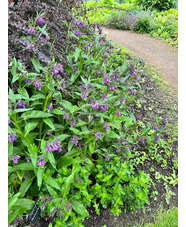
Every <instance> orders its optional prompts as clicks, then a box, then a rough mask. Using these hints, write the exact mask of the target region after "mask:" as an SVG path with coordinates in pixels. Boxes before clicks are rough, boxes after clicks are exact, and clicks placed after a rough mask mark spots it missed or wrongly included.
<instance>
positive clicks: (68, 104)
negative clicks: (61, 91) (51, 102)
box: [61, 100, 72, 110]
mask: <svg viewBox="0 0 186 227" xmlns="http://www.w3.org/2000/svg"><path fill="white" fill-rule="evenodd" d="M61 103H62V105H63V106H64V108H65V109H67V110H71V108H72V104H71V103H70V102H68V101H66V100H63V101H62V102H61Z"/></svg>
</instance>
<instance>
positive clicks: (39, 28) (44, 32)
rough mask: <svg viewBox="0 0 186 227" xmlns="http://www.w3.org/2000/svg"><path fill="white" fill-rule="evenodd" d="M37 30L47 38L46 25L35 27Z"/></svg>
mask: <svg viewBox="0 0 186 227" xmlns="http://www.w3.org/2000/svg"><path fill="white" fill-rule="evenodd" d="M36 28H37V29H38V30H40V31H41V32H42V33H43V34H44V35H46V36H48V33H47V31H46V24H45V26H43V27H42V28H41V27H36Z"/></svg>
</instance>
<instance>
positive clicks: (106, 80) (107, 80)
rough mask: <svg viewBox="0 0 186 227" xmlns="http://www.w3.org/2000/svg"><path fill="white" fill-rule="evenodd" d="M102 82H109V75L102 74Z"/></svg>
mask: <svg viewBox="0 0 186 227" xmlns="http://www.w3.org/2000/svg"><path fill="white" fill-rule="evenodd" d="M103 82H105V83H109V82H110V80H109V77H108V76H106V75H104V79H103Z"/></svg>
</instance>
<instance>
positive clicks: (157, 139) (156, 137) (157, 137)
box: [154, 135, 160, 143]
mask: <svg viewBox="0 0 186 227" xmlns="http://www.w3.org/2000/svg"><path fill="white" fill-rule="evenodd" d="M159 139H160V135H156V136H155V140H154V142H155V143H157V142H158V141H159Z"/></svg>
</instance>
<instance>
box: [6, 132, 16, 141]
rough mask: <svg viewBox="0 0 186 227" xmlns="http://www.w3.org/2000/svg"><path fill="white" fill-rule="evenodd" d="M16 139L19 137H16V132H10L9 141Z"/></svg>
mask: <svg viewBox="0 0 186 227" xmlns="http://www.w3.org/2000/svg"><path fill="white" fill-rule="evenodd" d="M16 140H17V137H16V135H15V134H14V133H10V134H9V135H8V141H9V142H13V141H16Z"/></svg>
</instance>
